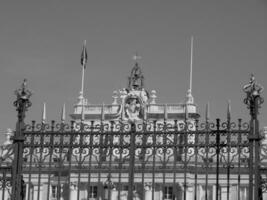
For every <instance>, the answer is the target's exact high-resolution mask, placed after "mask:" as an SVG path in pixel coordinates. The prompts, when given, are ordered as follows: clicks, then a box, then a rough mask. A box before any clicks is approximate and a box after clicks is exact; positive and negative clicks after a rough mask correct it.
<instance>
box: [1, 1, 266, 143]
mask: <svg viewBox="0 0 267 200" xmlns="http://www.w3.org/2000/svg"><path fill="white" fill-rule="evenodd" d="M0 24H1V31H0V92H1V95H0V101H1V103H0V113H1V114H0V131H1V132H3V131H5V130H6V128H9V127H10V128H14V127H15V122H16V112H15V108H14V107H13V106H12V103H13V101H14V100H15V96H14V94H13V91H14V90H15V89H16V88H17V87H18V86H19V85H20V84H21V82H22V80H23V79H24V78H27V79H28V84H29V88H30V89H32V90H33V91H34V95H33V96H32V98H31V101H32V103H33V106H32V107H31V108H30V109H29V112H28V113H27V120H28V121H29V120H33V119H34V120H37V121H38V120H40V119H41V109H42V103H43V102H46V103H47V118H48V120H52V119H53V120H58V119H59V117H60V116H59V115H60V109H61V106H62V104H63V103H64V102H65V103H66V107H67V113H68V114H70V113H71V112H73V104H74V103H75V102H76V99H77V97H78V94H79V91H80V87H81V86H80V85H81V66H80V64H79V63H80V53H81V48H82V43H83V40H84V39H86V40H87V51H88V64H87V69H86V78H85V94H86V97H87V98H88V100H89V102H90V103H93V104H94V103H102V102H105V103H111V101H112V98H111V96H112V92H113V90H116V89H121V88H123V87H126V85H127V76H128V75H129V73H130V70H131V68H132V66H133V61H132V59H131V58H132V56H133V54H134V53H135V52H136V51H138V52H139V54H140V55H141V56H142V60H141V65H142V69H143V72H144V76H145V84H146V87H147V89H148V90H149V91H151V90H152V89H155V90H157V92H158V102H161V103H179V102H181V101H183V99H184V97H185V94H186V90H187V89H188V86H189V62H190V36H191V35H194V37H195V43H194V46H195V48H194V65H193V69H194V71H193V96H194V98H195V103H196V104H197V105H198V110H199V112H200V114H201V115H203V113H204V109H205V104H206V103H207V102H208V101H209V102H210V107H211V117H212V118H213V119H214V118H217V117H221V118H225V117H226V105H227V101H228V99H230V100H231V102H232V114H233V119H237V118H239V117H241V118H244V119H246V120H247V119H248V110H247V109H246V106H245V105H244V104H243V103H242V101H243V98H244V94H243V92H242V90H241V88H242V86H243V85H244V84H246V83H248V81H249V74H250V73H252V72H253V73H254V74H255V76H256V79H257V81H258V82H260V83H261V84H262V85H263V86H265V87H266V88H267V79H266V75H267V74H266V72H267V69H266V68H267V56H266V55H267V39H266V35H267V2H266V1H265V0H254V1H251V0H224V1H221V0H210V1H208V0H202V1H199V0H195V1H190V0H186V1H178V0H176V1H175V0H173V1H156V0H153V1H152V0H151V1H144V0H143V1H141V0H136V1H125V0H124V1H122V0H121V1H115V0H114V1H99V0H98V1H96V0H95V1H93V0H91V1H70V0H69V1H66V0H64V1H59V0H56V1H36V0H33V1H16V2H15V1H1V3H0ZM266 94H267V91H264V93H263V96H264V98H265V99H266V101H267V95H266ZM266 117H267V103H265V104H264V105H263V106H262V109H261V115H260V121H261V126H264V125H265V126H266V125H267V121H266ZM0 137H2V138H3V136H0Z"/></svg>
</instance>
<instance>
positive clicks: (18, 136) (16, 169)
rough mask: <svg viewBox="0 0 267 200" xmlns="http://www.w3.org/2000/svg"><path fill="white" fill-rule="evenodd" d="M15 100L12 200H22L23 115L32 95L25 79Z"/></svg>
mask: <svg viewBox="0 0 267 200" xmlns="http://www.w3.org/2000/svg"><path fill="white" fill-rule="evenodd" d="M15 94H16V95H17V100H16V101H15V102H14V106H15V107H16V108H17V112H18V113H17V114H18V115H17V124H16V131H15V134H14V137H13V146H14V160H13V165H12V166H13V168H12V195H11V199H12V200H22V199H23V195H22V180H21V178H22V162H23V145H24V129H25V123H24V119H25V113H26V111H27V109H28V108H29V107H30V106H31V102H30V100H29V98H30V96H31V95H32V93H31V92H30V91H29V90H27V88H26V79H24V81H23V84H22V86H21V88H20V89H18V90H16V91H15Z"/></svg>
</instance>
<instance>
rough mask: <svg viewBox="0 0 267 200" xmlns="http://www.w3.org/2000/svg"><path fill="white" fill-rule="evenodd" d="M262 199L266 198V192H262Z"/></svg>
mask: <svg viewBox="0 0 267 200" xmlns="http://www.w3.org/2000/svg"><path fill="white" fill-rule="evenodd" d="M262 200H267V192H263V193H262Z"/></svg>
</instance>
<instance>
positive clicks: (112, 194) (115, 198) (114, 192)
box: [110, 188, 119, 200]
mask: <svg viewBox="0 0 267 200" xmlns="http://www.w3.org/2000/svg"><path fill="white" fill-rule="evenodd" d="M118 194H119V193H118V191H117V190H116V188H113V189H112V190H111V191H110V199H111V200H118Z"/></svg>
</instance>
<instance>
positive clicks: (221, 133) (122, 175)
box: [0, 78, 267, 200]
mask: <svg viewBox="0 0 267 200" xmlns="http://www.w3.org/2000/svg"><path fill="white" fill-rule="evenodd" d="M244 90H245V92H246V93H247V97H246V99H245V103H246V104H247V105H248V107H249V109H250V115H251V121H250V122H249V123H246V122H242V120H241V119H239V120H238V122H237V123H234V122H232V121H231V115H230V111H228V114H227V118H226V121H225V122H222V121H221V120H220V119H217V120H216V122H215V123H212V122H210V121H209V119H208V116H206V120H205V121H204V122H203V123H200V122H199V121H198V120H196V121H195V122H194V123H191V122H189V121H188V118H187V117H188V115H187V113H185V118H184V120H183V121H177V120H174V121H172V122H166V120H164V119H163V120H161V121H142V122H141V123H140V122H139V123H138V122H136V123H122V122H120V121H109V122H106V121H102V122H101V123H100V124H96V123H95V122H94V121H91V123H90V124H84V123H83V121H81V122H80V123H77V122H74V121H72V122H71V123H70V124H66V123H65V122H64V121H61V122H60V123H56V122H55V121H52V122H51V123H50V124H46V123H41V124H37V123H36V122H35V121H32V123H31V124H30V125H25V123H24V118H25V112H26V110H27V108H28V107H29V106H30V101H29V97H30V95H31V93H30V92H29V91H28V90H27V88H26V83H25V82H24V84H23V86H22V88H21V89H20V90H18V91H17V93H16V94H17V101H16V102H15V104H14V105H15V106H16V107H17V111H18V122H17V129H16V132H15V134H14V138H13V147H12V151H13V154H12V155H13V156H14V157H13V158H12V159H13V162H12V176H11V170H10V169H11V168H9V167H6V168H5V167H1V168H0V173H1V179H0V182H1V188H0V190H1V192H2V194H1V195H2V199H3V200H7V199H8V198H9V196H10V195H9V193H8V192H6V191H10V188H12V193H11V199H12V200H23V199H26V200H49V199H53V200H55V199H58V200H75V199H79V200H80V199H82V200H93V199H108V200H115V199H116V200H117V199H128V200H132V199H136V200H138V199H140V200H167V199H176V200H182V199H183V200H189V199H190V200H191V199H194V200H202V199H205V200H215V199H216V200H229V199H237V200H244V199H254V200H259V199H261V198H262V190H261V184H262V182H263V180H264V179H266V173H260V172H261V169H262V168H263V167H264V164H265V162H266V161H267V160H266V158H267V150H266V149H267V148H266V147H265V146H264V145H265V144H264V142H261V141H260V140H261V139H262V138H261V136H260V134H259V125H258V120H257V115H258V108H259V105H260V104H262V103H263V100H262V98H261V97H260V93H261V91H262V87H260V86H259V85H258V84H256V82H255V80H254V78H251V81H250V84H248V85H246V86H245V87H244ZM260 145H261V147H260ZM10 167H11V166H10ZM10 181H11V182H10Z"/></svg>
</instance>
